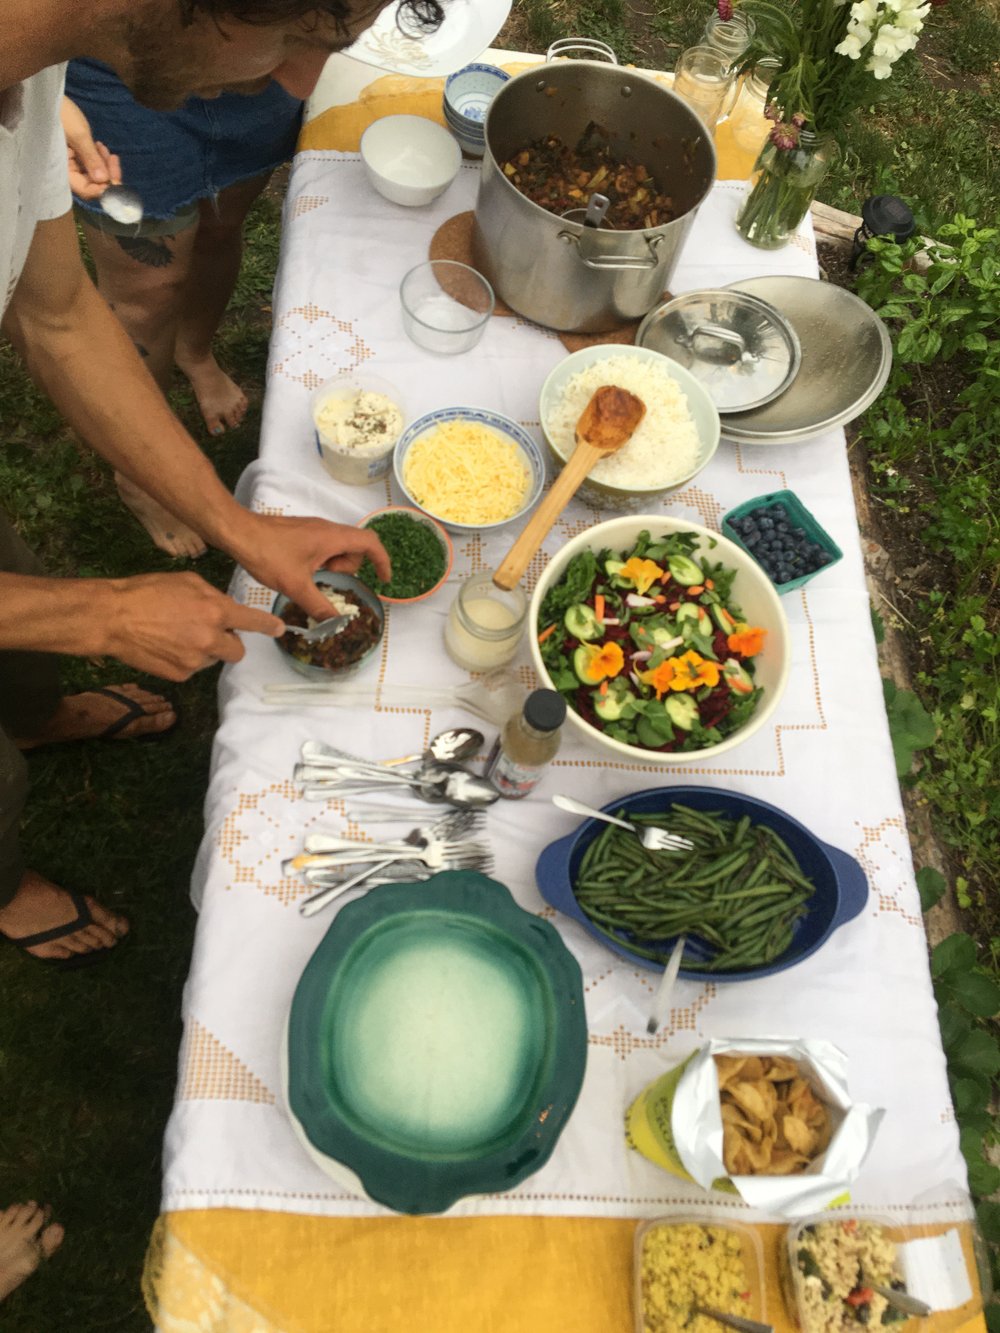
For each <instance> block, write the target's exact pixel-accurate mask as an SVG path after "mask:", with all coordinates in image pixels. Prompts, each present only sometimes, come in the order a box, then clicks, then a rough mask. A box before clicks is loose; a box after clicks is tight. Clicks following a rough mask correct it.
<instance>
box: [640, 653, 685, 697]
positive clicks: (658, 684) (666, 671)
mask: <svg viewBox="0 0 1000 1333" xmlns="http://www.w3.org/2000/svg"><path fill="white" fill-rule="evenodd" d="M675 661H676V658H669V659H668V660H667V661H665V662H661V663H660V665H659V666H658V667H657V668H656V669H655V670H654V671H640V672H639V679H640V680H641V681H642V683H643V684H644V685H649V686H650V687H651V688H652V689H654V690H655V691H656V697H657V699H662V698H663V696H664V695H665V694H666V692H667V690H669V689H670V686H671V683H672V681H673V679H674V662H675Z"/></svg>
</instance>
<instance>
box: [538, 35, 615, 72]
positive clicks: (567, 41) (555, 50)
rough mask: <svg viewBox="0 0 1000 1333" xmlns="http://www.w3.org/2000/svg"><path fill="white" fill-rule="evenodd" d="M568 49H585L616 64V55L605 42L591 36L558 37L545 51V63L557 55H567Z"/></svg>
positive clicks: (588, 52)
mask: <svg viewBox="0 0 1000 1333" xmlns="http://www.w3.org/2000/svg"><path fill="white" fill-rule="evenodd" d="M570 51H585V52H587V54H588V55H590V56H596V57H597V59H599V60H607V61H608V62H609V63H610V64H612V65H617V64H618V57H617V56H616V55H615V53H614V51H613V50H612V48H611V47H610V46H609V45H608V44H607V42H599V41H597V39H596V38H592V37H560V38H559V40H558V41H557V42H553V43H552V45H551V46H550V47H549V49H548V50H547V51H546V52H545V63H546V64H548V63H549V62H550V61H552V60H555V59H556V58H557V57H559V56H567V55H569V53H570Z"/></svg>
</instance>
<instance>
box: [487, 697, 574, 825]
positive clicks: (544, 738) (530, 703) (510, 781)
mask: <svg viewBox="0 0 1000 1333" xmlns="http://www.w3.org/2000/svg"><path fill="white" fill-rule="evenodd" d="M565 720H566V700H565V699H564V698H563V697H562V695H561V694H559V693H557V691H556V690H534V691H532V693H531V694H529V695H528V698H527V699H526V701H525V704H524V709H523V711H522V712H520V713H515V714H514V716H513V717H511V718H508V720H507V722H506V723H505V724H504V728H503V731H502V732H501V733H500V744H499V749H498V751H497V756H496V759H495V761H494V762H493V765H492V767H491V769H490V772H489V778H490V781H491V782H492V783H493V785H494V787H496V789H497V791H498V792H499V793H500V795H501V796H506V797H508V798H509V799H511V800H518V799H520V797H522V796H527V795H528V793H529V792H530V791H534V789H535V787H537V786H538V781H539V779H540V778H541V776H542V770H543V769H544V768H545V765H546V764H548V763H550V762H551V761H552V760H553V759H554V758H555V757H556V754H557V753H558V750H559V742H560V741H561V740H562V737H561V735H560V734H559V728H560V727H561V726H562V724H563V723H564V722H565Z"/></svg>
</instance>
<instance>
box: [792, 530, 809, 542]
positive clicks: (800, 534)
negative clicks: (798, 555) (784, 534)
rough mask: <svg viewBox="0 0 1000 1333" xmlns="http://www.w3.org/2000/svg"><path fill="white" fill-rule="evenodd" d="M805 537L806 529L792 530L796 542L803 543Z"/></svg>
mask: <svg viewBox="0 0 1000 1333" xmlns="http://www.w3.org/2000/svg"><path fill="white" fill-rule="evenodd" d="M805 535H806V530H805V528H792V536H793V537H794V538H795V539H796V541H802V539H803V537H805Z"/></svg>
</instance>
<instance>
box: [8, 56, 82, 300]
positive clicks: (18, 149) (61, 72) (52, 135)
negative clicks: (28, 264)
mask: <svg viewBox="0 0 1000 1333" xmlns="http://www.w3.org/2000/svg"><path fill="white" fill-rule="evenodd" d="M65 76H66V66H65V65H53V66H51V67H50V68H49V69H43V70H41V71H40V72H39V73H38V74H34V75H32V77H31V78H30V79H25V81H24V82H23V83H19V84H15V85H14V87H13V88H4V89H2V90H0V314H2V313H3V311H5V310H6V309H7V306H8V304H9V303H10V298H11V297H12V296H13V294H14V288H15V287H16V286H17V282H18V278H20V276H21V270H22V269H23V267H24V261H25V259H26V258H27V255H28V248H29V247H30V245H31V238H32V236H33V235H34V233H35V227H36V226H37V224H38V223H39V222H47V221H48V220H49V219H50V218H58V217H61V216H62V215H63V213H66V212H68V210H69V208H70V206H71V204H72V197H71V195H70V190H69V175H68V173H67V166H66V140H65V138H64V137H63V132H62V126H61V124H60V122H59V104H60V101H61V99H62V91H63V83H64V81H65Z"/></svg>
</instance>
